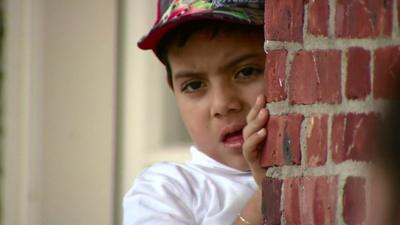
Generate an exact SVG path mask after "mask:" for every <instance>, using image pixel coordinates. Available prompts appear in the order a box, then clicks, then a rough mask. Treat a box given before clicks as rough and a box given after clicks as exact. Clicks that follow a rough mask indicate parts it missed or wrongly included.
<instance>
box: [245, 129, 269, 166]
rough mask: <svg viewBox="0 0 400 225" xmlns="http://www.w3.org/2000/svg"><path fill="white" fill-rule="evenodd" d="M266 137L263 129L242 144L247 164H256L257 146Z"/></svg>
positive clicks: (265, 131)
mask: <svg viewBox="0 0 400 225" xmlns="http://www.w3.org/2000/svg"><path fill="white" fill-rule="evenodd" d="M266 136H267V130H266V129H265V128H262V129H260V130H259V131H258V132H256V133H254V134H253V135H251V136H250V137H249V138H248V139H247V140H246V141H245V142H244V144H243V153H244V157H245V158H246V160H247V161H248V162H249V163H258V160H257V159H258V154H259V150H258V145H259V144H261V143H262V142H263V141H264V140H265V137H266Z"/></svg>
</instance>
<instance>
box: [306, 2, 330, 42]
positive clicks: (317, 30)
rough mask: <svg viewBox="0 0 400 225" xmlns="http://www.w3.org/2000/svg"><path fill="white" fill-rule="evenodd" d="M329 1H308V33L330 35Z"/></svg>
mask: <svg viewBox="0 0 400 225" xmlns="http://www.w3.org/2000/svg"><path fill="white" fill-rule="evenodd" d="M328 20H329V1H328V0H310V1H309V3H308V28H307V29H308V33H310V34H313V35H316V36H328Z"/></svg>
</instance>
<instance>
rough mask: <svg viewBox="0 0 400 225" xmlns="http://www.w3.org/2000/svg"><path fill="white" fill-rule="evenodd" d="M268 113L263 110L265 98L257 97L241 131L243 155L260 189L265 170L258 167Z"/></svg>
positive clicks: (265, 134) (262, 96)
mask: <svg viewBox="0 0 400 225" xmlns="http://www.w3.org/2000/svg"><path fill="white" fill-rule="evenodd" d="M268 117H269V113H268V110H267V109H266V108H265V97H264V95H259V96H258V97H257V100H256V104H255V105H254V106H253V107H252V108H251V110H250V112H249V114H248V115H247V117H246V121H247V125H246V126H245V127H244V129H243V139H244V143H243V155H244V157H245V159H246V160H247V163H248V164H249V167H250V169H251V172H252V174H253V177H254V179H255V180H256V182H257V184H258V187H259V188H261V182H262V179H263V178H264V177H265V172H266V170H265V169H264V168H262V167H261V166H260V159H261V150H262V143H263V142H264V140H265V137H266V136H267V131H266V129H265V124H266V122H267V121H268Z"/></svg>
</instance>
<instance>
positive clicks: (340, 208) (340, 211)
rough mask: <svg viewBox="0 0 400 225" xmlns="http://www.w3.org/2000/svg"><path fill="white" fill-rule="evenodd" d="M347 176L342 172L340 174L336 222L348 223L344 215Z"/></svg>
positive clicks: (339, 223) (344, 224) (342, 224)
mask: <svg viewBox="0 0 400 225" xmlns="http://www.w3.org/2000/svg"><path fill="white" fill-rule="evenodd" d="M346 178H347V176H344V175H342V174H340V175H338V190H337V203H336V224H338V225H346V223H345V222H344V217H343V216H342V215H343V195H344V186H345V184H346Z"/></svg>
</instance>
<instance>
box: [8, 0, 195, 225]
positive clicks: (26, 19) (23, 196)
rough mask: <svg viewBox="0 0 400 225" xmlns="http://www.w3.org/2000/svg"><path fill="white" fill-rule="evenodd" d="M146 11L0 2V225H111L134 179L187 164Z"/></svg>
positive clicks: (125, 4)
mask: <svg viewBox="0 0 400 225" xmlns="http://www.w3.org/2000/svg"><path fill="white" fill-rule="evenodd" d="M155 2H156V1H155V0H154V1H139V0H84V1H82V0H1V1H0V7H1V25H2V28H3V29H2V33H1V34H2V36H1V38H2V40H1V49H2V61H1V68H0V69H1V77H0V78H1V79H0V82H1V83H0V87H1V96H2V98H1V104H0V105H1V115H0V116H1V123H0V126H1V139H0V140H1V142H0V144H1V145H0V146H1V151H0V154H1V155H0V156H1V157H0V168H1V175H0V184H1V186H0V191H1V198H0V199H1V209H0V212H1V214H0V219H1V224H2V225H28V224H29V225H91V224H93V225H118V224H122V222H121V218H122V197H123V195H124V193H125V192H126V191H127V190H128V188H129V187H130V186H131V185H132V182H133V180H134V177H135V176H136V175H137V174H139V173H140V171H141V170H143V168H145V167H146V166H148V165H150V164H151V163H153V162H156V161H185V160H187V159H189V150H188V146H189V138H188V135H187V134H186V131H185V129H184V127H183V125H182V122H181V121H180V120H179V115H178V112H177V109H176V107H175V103H174V99H173V94H172V92H171V91H170V90H169V89H168V86H167V84H166V79H165V72H164V69H163V67H162V65H161V63H159V62H158V60H157V59H156V58H155V57H154V56H153V54H152V52H151V51H147V52H143V51H141V50H139V49H137V47H136V42H137V41H138V40H139V38H140V37H141V36H142V35H143V34H145V33H146V32H147V31H148V29H149V27H150V26H151V24H152V23H153V20H154V18H155V14H156V6H155Z"/></svg>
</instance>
